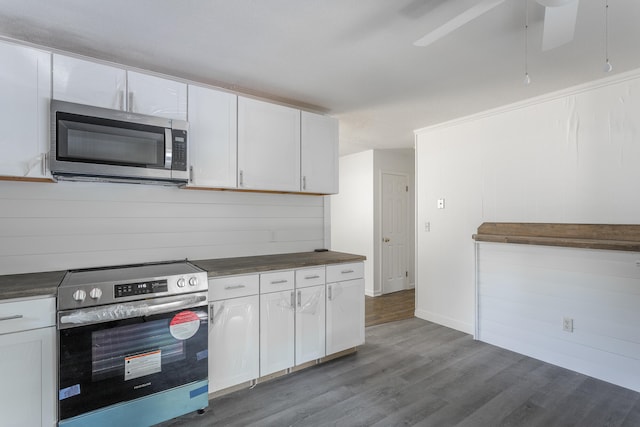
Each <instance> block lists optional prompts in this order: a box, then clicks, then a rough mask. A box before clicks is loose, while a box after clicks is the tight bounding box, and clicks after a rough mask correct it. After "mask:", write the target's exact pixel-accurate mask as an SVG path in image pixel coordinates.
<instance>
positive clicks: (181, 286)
mask: <svg viewBox="0 0 640 427" xmlns="http://www.w3.org/2000/svg"><path fill="white" fill-rule="evenodd" d="M184 285H185V282H184V277H181V278H179V279H178V287H179V288H184Z"/></svg>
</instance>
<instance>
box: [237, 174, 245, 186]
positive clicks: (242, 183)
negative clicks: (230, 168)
mask: <svg viewBox="0 0 640 427" xmlns="http://www.w3.org/2000/svg"><path fill="white" fill-rule="evenodd" d="M238 175H239V176H240V178H239V179H240V182H239V184H238V185H239V186H240V187H243V186H244V173H243V172H242V171H240V172H239V173H238Z"/></svg>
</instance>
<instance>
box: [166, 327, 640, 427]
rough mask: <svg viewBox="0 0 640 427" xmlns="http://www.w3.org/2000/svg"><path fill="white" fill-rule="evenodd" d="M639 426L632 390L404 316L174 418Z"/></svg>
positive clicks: (639, 398)
mask: <svg viewBox="0 0 640 427" xmlns="http://www.w3.org/2000/svg"><path fill="white" fill-rule="evenodd" d="M400 425H404V426H412V425H415V426H437V427H442V426H460V427H484V426H487V427H494V426H540V427H543V426H544V427H548V426H580V427H583V426H620V427H632V426H640V393H636V392H633V391H630V390H627V389H624V388H621V387H617V386H614V385H612V384H609V383H606V382H603V381H599V380H596V379H593V378H590V377H587V376H584V375H581V374H578V373H575V372H572V371H569V370H566V369H562V368H559V367H556V366H553V365H550V364H547V363H544V362H541V361H539V360H535V359H532V358H529V357H526V356H522V355H520V354H517V353H513V352H510V351H507V350H503V349H500V348H498V347H494V346H491V345H489V344H485V343H481V342H478V341H474V340H473V338H472V337H471V336H469V335H467V334H464V333H461V332H458V331H455V330H452V329H449V328H446V327H443V326H440V325H436V324H434V323H430V322H427V321H424V320H421V319H417V318H413V319H408V320H402V321H397V322H392V323H385V324H382V325H377V326H371V327H368V328H367V330H366V343H365V344H364V345H363V346H362V347H360V349H359V351H358V352H357V353H356V354H354V355H351V356H346V357H343V358H341V359H336V360H334V361H331V362H328V363H325V364H323V365H318V366H315V367H312V368H309V369H306V370H303V371H300V372H297V373H294V374H291V375H288V376H284V377H281V378H279V379H276V380H273V381H270V382H266V383H263V384H259V385H257V386H256V387H255V388H254V389H245V390H241V391H238V392H235V393H232V394H229V395H226V396H223V397H220V398H217V399H214V400H211V401H210V405H209V408H208V409H207V410H206V411H205V413H204V414H203V415H198V414H189V415H186V416H184V417H181V418H178V419H175V420H172V421H168V422H166V423H163V424H162V426H165V427H169V426H171V427H178V426H194V427H199V426H400Z"/></svg>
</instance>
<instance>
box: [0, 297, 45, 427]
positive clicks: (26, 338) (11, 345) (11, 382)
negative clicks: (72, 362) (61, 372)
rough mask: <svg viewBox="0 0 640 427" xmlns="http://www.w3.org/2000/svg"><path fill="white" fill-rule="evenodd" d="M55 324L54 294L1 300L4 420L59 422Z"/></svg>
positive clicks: (30, 426) (27, 425)
mask: <svg viewBox="0 0 640 427" xmlns="http://www.w3.org/2000/svg"><path fill="white" fill-rule="evenodd" d="M47 311H48V312H47ZM17 316H21V317H17ZM54 324H55V302H54V301H53V298H49V299H43V300H33V301H20V302H15V303H14V302H8V303H2V304H0V325H2V326H1V327H0V331H1V332H9V331H11V332H9V333H2V334H0V378H2V381H0V414H2V416H1V417H2V421H0V424H2V425H7V426H15V427H21V426H24V427H34V426H48V427H50V426H55V425H56V422H57V416H56V403H57V399H56V398H57V393H56V352H55V345H56V328H55V326H53V325H54ZM34 325H37V329H28V330H24V329H25V328H29V327H32V326H34ZM43 326H45V327H43Z"/></svg>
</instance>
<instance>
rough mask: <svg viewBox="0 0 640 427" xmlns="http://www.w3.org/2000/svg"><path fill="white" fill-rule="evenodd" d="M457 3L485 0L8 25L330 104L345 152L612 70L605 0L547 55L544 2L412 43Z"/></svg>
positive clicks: (136, 5) (63, 10)
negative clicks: (606, 68)
mask: <svg viewBox="0 0 640 427" xmlns="http://www.w3.org/2000/svg"><path fill="white" fill-rule="evenodd" d="M452 1H453V2H456V3H459V4H472V3H474V1H476V2H477V1H478V0H394V1H389V0H350V1H344V0H207V1H204V0H200V1H198V0H182V1H176V0H136V1H131V0H109V1H98V0H93V1H90V0H0V36H4V37H8V38H12V39H18V40H22V41H26V42H29V43H33V44H36V45H41V46H45V47H50V48H54V49H59V50H63V51H68V52H73V53H76V54H80V55H85V56H89V57H93V58H98V59H101V60H106V61H112V62H116V63H120V64H125V65H127V66H131V67H137V68H142V69H147V70H152V71H155V72H158V73H164V74H168V75H173V76H178V77H182V78H185V79H189V80H195V81H198V82H203V83H207V84H213V85H216V86H221V87H225V88H228V89H232V90H236V91H239V92H245V93H251V94H259V95H262V96H266V97H269V98H272V99H274V100H277V101H283V102H288V103H292V104H295V105H299V106H302V107H305V108H310V109H315V110H319V111H322V112H327V113H328V114H331V115H333V116H335V117H338V118H339V119H340V152H341V154H343V155H344V154H348V153H353V152H357V151H362V150H366V149H370V148H380V149H387V148H407V147H412V146H413V130H414V129H417V128H422V127H425V126H429V125H432V124H436V123H441V122H444V121H447V120H451V119H455V118H458V117H462V116H466V115H469V114H473V113H475V112H479V111H483V110H487V109H490V108H493V107H497V106H500V105H504V104H508V103H511V102H515V101H518V100H522V99H526V98H530V97H534V96H537V95H540V94H543V93H548V92H551V91H554V90H558V89H561V88H565V87H568V86H573V85H576V84H580V83H584V82H587V81H592V80H596V79H599V78H603V77H606V76H607V74H605V73H604V72H603V65H604V60H605V58H604V46H605V44H604V22H605V19H604V16H605V15H604V10H605V8H604V5H605V2H604V0H581V1H580V6H579V9H578V17H577V24H576V30H575V37H574V40H573V41H572V42H571V43H568V44H566V45H563V46H561V47H559V48H556V49H553V50H550V51H546V52H543V51H542V50H541V48H540V45H541V39H542V22H543V19H544V8H543V7H542V6H540V5H539V4H537V3H536V2H535V1H534V0H507V1H505V2H504V3H502V4H501V5H499V6H497V7H496V8H494V9H492V10H491V11H489V12H487V13H485V14H484V15H482V16H480V17H479V18H477V19H475V20H473V21H471V22H469V23H468V24H466V25H464V26H463V27H461V28H459V29H458V30H456V31H455V32H453V33H451V34H450V35H448V36H446V37H444V38H442V39H440V40H438V41H436V42H435V43H433V44H431V45H429V46H427V47H415V46H413V44H412V43H413V42H414V41H415V40H417V39H419V38H420V37H422V36H423V35H425V34H426V33H427V32H429V31H430V30H433V29H434V28H436V27H437V26H438V25H439V24H442V23H443V21H446V20H447V19H449V18H451V16H448V15H447V14H450V11H451V7H450V6H451V2H452ZM446 3H449V5H445V4H446ZM525 3H528V9H529V32H528V34H529V53H528V64H529V74H530V76H531V79H532V82H531V84H530V85H524V84H523V77H524V21H525V19H524V17H525ZM610 3H611V4H610V7H609V57H610V60H611V63H612V64H613V67H614V69H613V72H612V73H620V72H624V71H628V70H631V69H635V68H640V48H639V45H638V40H640V25H638V22H640V2H639V1H637V0H611V2H610Z"/></svg>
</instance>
